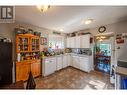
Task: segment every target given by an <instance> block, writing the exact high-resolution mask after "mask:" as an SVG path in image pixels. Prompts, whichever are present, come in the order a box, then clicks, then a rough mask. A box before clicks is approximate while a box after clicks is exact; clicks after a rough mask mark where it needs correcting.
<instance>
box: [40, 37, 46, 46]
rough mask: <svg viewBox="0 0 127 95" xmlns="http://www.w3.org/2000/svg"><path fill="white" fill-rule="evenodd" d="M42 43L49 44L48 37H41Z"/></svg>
mask: <svg viewBox="0 0 127 95" xmlns="http://www.w3.org/2000/svg"><path fill="white" fill-rule="evenodd" d="M40 41H41V42H40V43H41V45H47V38H46V37H41V40H40Z"/></svg>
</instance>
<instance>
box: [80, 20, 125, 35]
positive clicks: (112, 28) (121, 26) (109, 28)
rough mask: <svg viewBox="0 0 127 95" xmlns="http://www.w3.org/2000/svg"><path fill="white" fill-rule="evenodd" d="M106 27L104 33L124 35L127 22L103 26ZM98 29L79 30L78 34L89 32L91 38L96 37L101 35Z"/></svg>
mask: <svg viewBox="0 0 127 95" xmlns="http://www.w3.org/2000/svg"><path fill="white" fill-rule="evenodd" d="M105 26H106V31H105V33H111V32H113V33H115V34H116V33H124V32H127V21H121V22H117V23H113V24H109V25H105ZM98 28H99V27H96V28H92V29H86V30H81V31H78V32H84V33H87V32H90V33H91V34H92V35H93V36H96V35H98V34H101V33H99V32H98Z"/></svg>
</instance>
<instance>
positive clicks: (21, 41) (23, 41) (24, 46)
mask: <svg viewBox="0 0 127 95" xmlns="http://www.w3.org/2000/svg"><path fill="white" fill-rule="evenodd" d="M17 43H18V44H17V47H18V49H17V51H18V52H27V51H29V45H28V44H29V41H28V38H27V37H18V38H17Z"/></svg>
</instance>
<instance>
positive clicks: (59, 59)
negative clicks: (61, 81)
mask: <svg viewBox="0 0 127 95" xmlns="http://www.w3.org/2000/svg"><path fill="white" fill-rule="evenodd" d="M62 66H63V57H62V56H57V57H56V69H57V70H60V69H62V68H63V67H62Z"/></svg>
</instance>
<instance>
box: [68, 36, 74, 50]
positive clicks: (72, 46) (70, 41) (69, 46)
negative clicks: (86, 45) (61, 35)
mask: <svg viewBox="0 0 127 95" xmlns="http://www.w3.org/2000/svg"><path fill="white" fill-rule="evenodd" d="M67 48H75V37H70V38H67Z"/></svg>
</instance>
